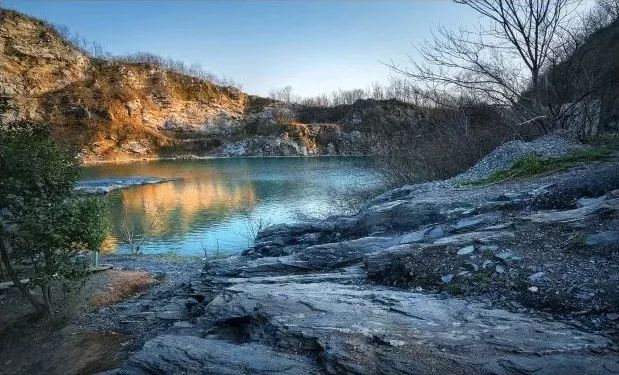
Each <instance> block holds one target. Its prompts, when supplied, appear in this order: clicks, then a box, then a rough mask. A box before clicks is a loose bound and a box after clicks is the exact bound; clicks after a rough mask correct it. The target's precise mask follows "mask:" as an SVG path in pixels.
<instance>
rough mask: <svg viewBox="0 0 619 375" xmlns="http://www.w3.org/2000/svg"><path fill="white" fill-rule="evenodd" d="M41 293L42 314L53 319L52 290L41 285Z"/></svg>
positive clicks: (47, 286)
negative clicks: (43, 307) (43, 305)
mask: <svg viewBox="0 0 619 375" xmlns="http://www.w3.org/2000/svg"><path fill="white" fill-rule="evenodd" d="M41 293H42V294H43V303H44V304H45V310H44V313H45V315H46V316H47V317H49V318H53V317H54V309H53V308H52V288H51V286H49V285H41Z"/></svg>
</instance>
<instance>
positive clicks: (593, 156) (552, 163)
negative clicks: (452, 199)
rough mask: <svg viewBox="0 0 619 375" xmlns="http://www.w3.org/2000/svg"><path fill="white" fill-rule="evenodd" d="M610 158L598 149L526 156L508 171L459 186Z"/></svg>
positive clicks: (470, 185)
mask: <svg viewBox="0 0 619 375" xmlns="http://www.w3.org/2000/svg"><path fill="white" fill-rule="evenodd" d="M611 156H612V152H611V151H609V150H607V149H599V148H592V149H588V150H583V151H576V152H573V153H571V154H569V155H566V156H562V157H557V158H544V157H539V156H535V155H527V156H524V157H522V158H520V159H518V160H516V161H515V162H514V164H512V166H511V167H509V168H508V169H505V170H502V171H498V172H495V173H493V174H492V175H490V176H488V177H486V178H484V179H481V180H476V181H467V182H463V183H462V184H461V186H463V187H479V186H485V185H492V184H496V183H500V182H503V181H507V180H511V179H517V178H528V177H533V176H538V175H541V174H546V173H549V172H557V171H562V170H565V169H568V168H570V167H573V166H574V165H577V164H579V163H584V162H591V161H598V160H607V159H609V158H610V157H611Z"/></svg>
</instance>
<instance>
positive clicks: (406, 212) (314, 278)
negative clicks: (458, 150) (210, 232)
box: [110, 141, 619, 374]
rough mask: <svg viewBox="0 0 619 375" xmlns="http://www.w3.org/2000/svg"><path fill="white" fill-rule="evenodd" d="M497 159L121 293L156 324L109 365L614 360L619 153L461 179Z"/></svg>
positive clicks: (606, 363)
mask: <svg viewBox="0 0 619 375" xmlns="http://www.w3.org/2000/svg"><path fill="white" fill-rule="evenodd" d="M543 142H546V141H543ZM543 142H542V143H540V144H539V145H538V146H540V147H536V149H537V150H539V152H540V153H544V152H549V151H548V150H551V149H552V148H549V147H548V145H547V144H544V143H543ZM551 143H552V142H551ZM553 144H554V143H553ZM512 146H513V145H512ZM543 150H546V151H543ZM489 158H495V159H497V155H494V156H492V155H491V156H489ZM498 159H500V158H498ZM498 159H497V160H498ZM484 163H486V165H492V166H491V167H483V164H484ZM501 164H502V163H501V162H500V161H496V162H493V163H491V162H490V161H489V159H485V161H482V163H480V164H478V166H476V167H474V169H472V170H471V171H469V172H468V174H464V175H463V176H460V177H457V178H454V179H452V180H448V181H441V182H432V183H426V184H420V185H411V186H405V187H402V188H400V189H396V190H392V191H389V192H387V193H386V194H384V195H382V196H380V197H378V198H376V199H374V200H373V201H371V202H369V203H368V205H367V206H366V207H365V208H364V209H362V210H361V211H360V212H359V213H358V214H356V215H353V216H336V217H331V218H328V219H325V220H322V221H314V222H307V223H299V224H295V225H278V226H273V227H270V228H267V229H266V230H264V231H262V232H261V233H260V234H259V236H258V238H257V240H256V243H255V246H253V247H252V248H249V249H247V250H245V251H244V252H243V253H242V254H241V255H238V256H234V257H229V258H225V259H209V260H207V262H206V264H205V265H204V268H203V270H202V272H201V276H200V277H197V274H195V275H196V276H194V277H192V278H189V279H187V280H185V281H184V283H183V285H182V287H179V286H176V287H175V288H176V289H174V290H168V291H167V292H165V293H164V296H165V298H163V300H165V301H166V302H165V304H162V303H159V302H157V301H159V299H157V298H152V296H151V297H149V298H150V300H149V301H150V302H149V303H150V304H151V305H149V304H148V303H147V304H146V306H144V303H143V301H142V302H140V299H137V300H134V301H130V302H128V303H131V304H132V308H123V309H122V310H123V311H132V313H131V314H134V316H146V315H148V316H149V318H148V319H150V321H151V322H157V321H160V322H166V324H165V325H163V326H159V329H157V330H155V331H153V334H150V335H146V336H147V337H146V339H148V341H146V343H145V344H144V346H143V347H142V348H141V350H139V351H138V352H137V353H135V354H134V355H133V356H131V358H130V359H129V360H128V361H127V362H126V363H125V364H124V366H123V367H122V368H120V369H116V370H112V371H111V372H110V373H114V374H168V373H189V374H193V373H196V374H197V373H209V374H210V373H212V374H254V373H255V374H257V373H260V374H351V373H353V374H377V373H381V374H617V373H619V347H618V341H617V332H618V329H619V292H618V288H617V285H619V240H618V237H619V220H618V217H617V215H618V212H619V190H618V189H619V163H618V161H617V158H616V156H614V157H612V158H611V159H610V160H606V161H601V162H595V163H588V164H586V165H580V166H577V167H575V168H572V169H569V170H566V171H563V172H560V173H555V174H552V175H546V176H542V177H536V178H529V179H522V180H514V181H510V182H503V183H500V184H493V185H487V186H483V187H476V188H466V187H463V184H462V181H464V180H467V179H469V178H470V176H471V175H472V174H475V176H476V177H478V178H479V177H483V175H484V174H485V175H487V174H488V173H491V172H492V171H493V170H496V169H497V168H500V167H501ZM480 165H482V166H481V167H480ZM475 168H477V169H475ZM480 168H481V169H485V172H483V173H482V172H480V170H481V169H480ZM159 293H161V292H159ZM166 293H167V294H166ZM163 305H166V306H168V307H166V308H163V309H162V308H161V306H163ZM172 305H174V308H171V307H170V306H172ZM149 311H151V312H152V313H148V312H149ZM165 311H172V312H173V313H166V312H165ZM140 314H142V315H140Z"/></svg>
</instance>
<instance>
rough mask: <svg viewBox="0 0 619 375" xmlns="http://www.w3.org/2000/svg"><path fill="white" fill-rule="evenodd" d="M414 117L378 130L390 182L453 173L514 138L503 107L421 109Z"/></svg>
mask: <svg viewBox="0 0 619 375" xmlns="http://www.w3.org/2000/svg"><path fill="white" fill-rule="evenodd" d="M420 111H422V112H421V115H420V116H419V117H418V118H417V119H414V120H408V121H404V122H402V123H400V124H393V126H391V127H385V128H380V129H377V131H376V132H375V133H374V137H373V139H372V142H371V143H372V155H373V157H374V159H375V160H376V162H377V164H378V166H379V167H380V169H381V171H382V172H383V175H384V177H385V180H386V183H387V184H388V186H401V185H403V184H406V183H417V182H423V181H429V180H437V179H444V178H448V177H452V176H454V175H456V174H458V173H460V172H463V171H464V170H466V169H467V168H469V167H471V166H472V165H473V164H474V163H475V162H476V161H477V160H479V159H480V158H481V157H482V156H484V155H486V154H487V153H488V152H490V151H491V150H492V149H494V148H495V147H496V146H498V145H499V144H501V143H502V142H504V141H505V140H506V139H508V138H510V137H513V132H511V130H510V129H509V128H507V127H502V126H497V125H498V124H499V123H500V122H501V121H502V116H501V110H500V108H496V107H493V106H488V105H487V104H480V103H462V104H459V105H456V104H453V105H452V106H449V107H447V106H435V107H432V108H427V107H426V108H422V109H420Z"/></svg>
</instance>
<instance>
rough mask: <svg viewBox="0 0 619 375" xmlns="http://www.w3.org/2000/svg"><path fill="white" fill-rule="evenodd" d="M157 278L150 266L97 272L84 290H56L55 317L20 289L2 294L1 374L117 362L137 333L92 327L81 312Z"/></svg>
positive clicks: (79, 370) (86, 370)
mask: <svg viewBox="0 0 619 375" xmlns="http://www.w3.org/2000/svg"><path fill="white" fill-rule="evenodd" d="M154 283H156V280H155V279H154V278H153V276H152V275H151V274H149V273H148V272H145V271H120V270H108V271H103V272H99V273H95V274H92V275H91V276H90V277H89V278H88V279H87V280H86V282H85V285H84V287H83V288H82V289H80V290H79V291H72V292H62V291H59V292H57V293H56V294H55V296H56V300H55V301H54V302H55V306H56V307H57V311H55V317H54V319H51V320H50V319H41V318H39V317H37V316H36V314H34V311H33V310H32V308H31V307H30V305H28V303H27V302H26V301H25V300H24V298H23V297H22V296H21V295H20V294H19V292H18V291H17V290H16V289H15V288H11V289H9V290H5V291H2V292H1V293H0V373H1V374H35V373H39V374H50V375H53V374H63V375H65V374H67V375H68V374H92V373H97V372H100V371H103V370H106V369H110V368H114V367H116V366H118V365H119V364H120V363H121V362H122V361H123V360H125V359H126V357H127V353H126V351H125V350H123V348H124V347H125V346H128V345H129V344H131V340H132V338H131V337H129V336H126V335H123V334H119V333H116V332H112V331H110V332H102V331H93V330H91V329H89V328H88V327H87V326H84V325H81V324H80V323H79V322H80V317H81V316H83V315H84V314H88V313H89V312H92V311H94V310H95V309H96V308H99V307H103V306H106V305H109V304H112V303H115V302H118V301H120V300H122V299H125V298H128V297H130V296H132V295H135V294H137V293H140V292H141V291H143V290H144V289H146V288H148V287H149V286H151V285H153V284H154Z"/></svg>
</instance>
